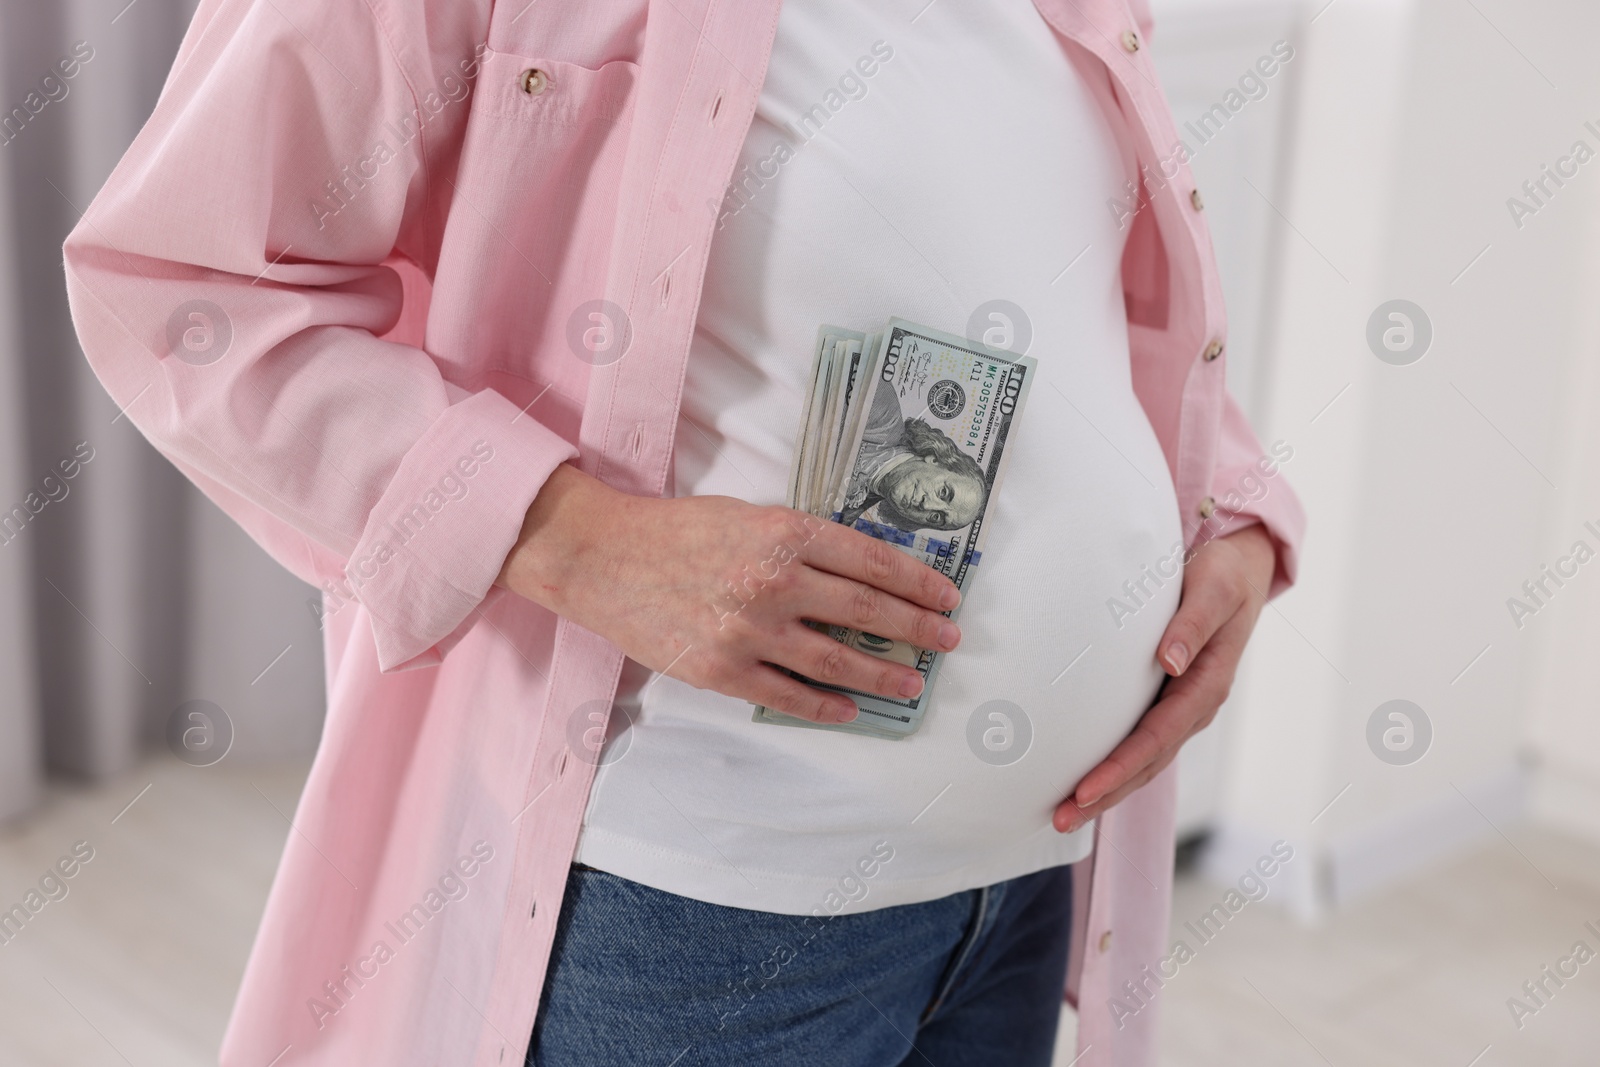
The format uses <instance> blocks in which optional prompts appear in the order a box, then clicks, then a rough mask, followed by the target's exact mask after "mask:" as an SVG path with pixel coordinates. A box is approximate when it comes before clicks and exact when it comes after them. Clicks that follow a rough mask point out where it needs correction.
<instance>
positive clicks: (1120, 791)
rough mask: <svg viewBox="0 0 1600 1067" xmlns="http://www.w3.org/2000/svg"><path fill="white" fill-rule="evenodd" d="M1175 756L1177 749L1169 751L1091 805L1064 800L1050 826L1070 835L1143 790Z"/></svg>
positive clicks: (1069, 799) (1070, 799)
mask: <svg viewBox="0 0 1600 1067" xmlns="http://www.w3.org/2000/svg"><path fill="white" fill-rule="evenodd" d="M1177 755H1178V750H1177V749H1171V750H1169V751H1168V752H1167V753H1166V754H1165V755H1164V756H1162V757H1161V758H1160V759H1158V760H1156V761H1155V762H1154V763H1151V764H1149V765H1147V766H1146V767H1145V768H1144V769H1143V770H1141V771H1140V772H1139V773H1138V774H1136V775H1134V776H1133V777H1132V778H1131V779H1129V780H1128V781H1127V782H1124V783H1123V784H1122V785H1120V786H1118V787H1117V788H1116V789H1114V790H1112V791H1111V792H1110V793H1107V794H1106V795H1105V796H1103V797H1101V798H1100V799H1099V800H1097V801H1095V802H1094V803H1093V804H1086V805H1082V806H1080V805H1079V804H1078V803H1077V802H1076V801H1074V800H1073V799H1072V798H1070V797H1069V798H1067V799H1066V800H1063V801H1062V802H1061V804H1060V805H1059V806H1058V807H1057V808H1056V811H1055V815H1054V817H1053V818H1052V820H1051V822H1052V824H1053V825H1054V826H1055V828H1056V829H1057V830H1059V831H1060V832H1062V833H1064V834H1070V833H1071V832H1072V831H1074V830H1076V829H1078V828H1079V827H1080V826H1082V825H1083V824H1084V823H1086V822H1088V821H1089V820H1090V819H1093V818H1097V817H1098V816H1100V815H1102V814H1104V813H1105V812H1107V811H1110V810H1111V809H1112V808H1114V807H1116V806H1117V805H1118V804H1120V803H1122V802H1123V801H1124V800H1126V799H1127V798H1128V797H1129V796H1130V795H1131V794H1133V793H1134V792H1135V791H1137V790H1140V789H1143V788H1144V787H1145V786H1146V785H1148V784H1150V780H1151V779H1152V778H1154V777H1155V776H1156V775H1158V774H1160V773H1161V772H1162V771H1164V770H1166V769H1167V767H1168V765H1169V764H1171V763H1172V761H1173V760H1174V759H1175V758H1177Z"/></svg>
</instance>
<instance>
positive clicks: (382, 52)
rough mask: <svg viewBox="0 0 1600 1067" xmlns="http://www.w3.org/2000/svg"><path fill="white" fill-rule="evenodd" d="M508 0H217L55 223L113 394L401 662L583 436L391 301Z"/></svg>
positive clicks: (495, 559) (448, 627)
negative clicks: (91, 192)
mask: <svg viewBox="0 0 1600 1067" xmlns="http://www.w3.org/2000/svg"><path fill="white" fill-rule="evenodd" d="M489 6H490V5H489V0H459V2H451V3H445V2H442V0H409V2H407V3H401V4H389V5H379V4H370V3H368V2H366V0H204V2H203V3H202V4H201V6H200V10H199V13H198V14H197V15H196V17H195V20H194V22H193V24H192V25H191V26H190V29H189V32H188V34H187V36H186V37H185V40H184V43H183V45H182V48H181V50H180V52H179V54H178V59H177V62H176V63H175V65H174V67H173V70H172V72H171V74H170V75H169V76H168V79H167V83H166V85H165V87H164V89H163V91H162V94H161V97H160V100H159V102H158V103H157V105H156V108H155V111H154V113H153V115H152V116H151V118H150V120H149V121H148V123H147V124H146V125H145V127H144V129H143V130H142V131H141V132H140V134H139V135H138V137H137V138H136V139H135V141H134V143H133V145H132V147H131V148H130V149H129V150H128V152H127V154H126V155H125V156H124V158H123V159H122V161H121V162H120V163H119V164H118V166H117V168H116V169H115V171H114V172H113V173H112V174H111V176H110V178H109V179H108V180H107V182H106V183H105V185H104V187H103V188H102V189H101V191H100V193H99V195H98V196H96V198H95V199H94V201H93V203H92V204H91V205H90V207H89V209H88V210H87V211H86V212H85V214H84V216H83V218H82V219H81V220H80V222H79V223H78V225H77V227H76V228H75V229H74V230H73V231H72V233H71V235H70V236H69V237H68V239H67V242H66V246H65V249H64V254H65V259H66V279H67V287H68V292H69V297H70V300H71V305H72V313H73V318H74V322H75V324H76V326H77V330H78V335H79V338H80V341H81V344H82V347H83V350H84V354H85V355H86V356H87V358H88V360H89V363H90V365H91V366H92V367H93V369H94V371H95V373H96V375H97V376H98V377H99V379H100V381H101V383H102V384H103V385H104V386H105V388H106V390H107V391H108V392H109V393H110V395H111V397H112V399H113V400H114V401H115V402H116V404H117V406H118V407H119V408H121V409H122V410H123V411H124V412H125V414H126V415H127V417H128V418H129V419H130V420H131V421H132V422H133V424H134V425H135V426H137V427H138V429H139V430H140V431H141V432H142V433H143V434H144V435H145V436H146V437H147V438H148V439H149V440H150V441H151V442H152V444H154V445H155V447H156V448H157V449H158V450H160V451H161V452H162V453H163V454H164V455H165V456H167V457H168V458H169V459H170V460H171V461H172V462H173V463H174V464H176V465H177V466H178V467H179V468H180V469H181V470H182V471H183V472H184V473H185V474H186V475H188V476H189V477H190V478H191V479H193V480H194V481H195V483H196V484H197V485H198V486H199V487H200V488H201V489H202V490H203V491H204V492H206V493H207V495H209V496H210V497H211V498H212V499H213V500H214V501H216V503H217V504H218V505H219V506H221V507H222V508H223V509H224V510H225V511H226V512H228V514H229V515H231V516H232V517H233V518H234V519H235V520H237V521H238V522H239V523H240V524H241V525H242V526H244V528H245V529H246V530H247V531H248V532H249V533H250V534H251V535H252V536H253V537H254V538H255V539H256V540H257V541H258V542H260V543H261V544H262V545H263V546H264V547H265V548H266V549H267V550H268V551H269V552H271V553H272V555H273V556H274V557H275V558H277V559H278V560H279V562H281V563H283V564H284V565H285V566H287V567H288V568H289V569H290V570H292V571H293V572H294V573H295V574H297V575H298V576H299V577H301V578H302V579H304V580H306V581H309V582H311V583H313V584H316V585H319V586H321V587H323V588H324V589H325V590H328V591H329V592H330V593H332V594H333V595H335V596H341V595H354V596H355V597H356V598H358V599H359V600H360V602H361V603H362V604H363V605H364V606H365V607H366V608H367V609H368V610H369V612H370V613H371V616H372V618H373V626H374V631H375V635H376V639H377V646H378V655H379V662H380V665H381V667H382V669H383V670H385V671H392V670H397V669H402V668H407V667H417V666H428V665H432V664H436V663H438V662H439V661H440V659H441V658H442V656H443V655H444V654H445V652H446V651H448V649H449V648H450V647H451V645H453V644H454V643H455V642H456V641H458V640H459V639H460V638H461V637H462V636H463V635H464V634H465V633H466V631H467V630H468V629H469V628H470V626H471V625H472V622H473V621H474V619H475V618H476V615H475V612H476V611H477V609H478V608H479V607H480V606H481V605H482V604H483V603H484V601H485V599H486V598H487V597H491V596H498V595H501V594H503V592H504V591H503V590H499V589H497V588H495V587H494V586H493V582H494V579H495V577H496V576H497V575H498V573H499V571H500V568H501V565H502V563H503V561H504V558H505V556H506V554H507V552H509V550H510V548H511V546H512V544H513V543H514V542H515V539H516V537H517V534H518V531H519V530H520V527H521V523H522V519H523V516H524V514H525V512H526V510H527V507H528V505H529V503H530V502H531V501H532V500H533V498H534V496H535V495H536V494H537V493H538V491H539V489H540V487H541V486H542V485H543V484H544V480H545V479H546V478H547V477H548V476H549V474H550V472H551V471H553V470H554V469H555V467H556V466H557V465H558V464H560V463H561V462H563V461H564V460H566V459H569V458H572V457H573V456H575V455H576V449H575V448H574V447H573V445H572V444H571V443H570V442H568V441H567V440H566V439H565V438H564V437H562V436H561V435H559V434H557V433H556V432H554V431H552V430H551V429H550V428H548V427H546V426H544V425H542V424H541V423H540V422H539V421H538V420H537V419H536V418H534V417H532V416H531V415H529V414H526V413H525V412H524V410H523V408H522V407H521V406H519V405H518V404H517V403H514V402H513V401H512V400H511V399H510V398H508V397H507V396H506V395H503V394H502V393H501V392H497V391H496V390H495V389H494V388H491V387H489V386H488V384H487V383H486V382H484V381H483V380H481V378H480V376H479V375H478V374H477V373H476V371H475V368H478V367H482V366H485V365H486V363H487V361H486V360H484V359H482V358H480V357H481V354H479V353H471V352H444V353H436V352H430V351H429V350H427V349H426V348H425V347H421V346H420V345H419V344H407V343H402V342H401V341H399V340H397V339H396V338H397V337H398V336H400V335H401V334H409V339H411V340H414V341H420V339H421V336H422V332H421V331H420V330H409V331H406V330H401V331H396V329H395V328H396V326H397V324H398V323H400V322H401V321H402V316H403V314H404V313H406V312H407V310H408V308H407V302H406V299H405V293H406V292H407V289H408V288H413V287H411V286H408V285H407V284H405V283H404V282H403V280H402V275H404V274H407V273H408V272H409V273H410V274H411V275H412V276H414V277H417V278H426V277H429V276H431V271H432V269H433V265H434V262H435V260H436V257H437V246H438V237H437V234H438V232H439V230H440V229H441V228H442V220H443V217H444V215H445V211H446V208H447V207H448V203H449V195H450V194H451V193H452V191H453V186H452V185H451V184H450V183H449V181H448V180H447V179H448V176H449V175H450V174H451V173H452V171H453V168H454V165H455V162H456V161H457V159H458V158H459V154H460V144H461V140H462V137H463V134H464V130H465V127H466V120H467V114H468V110H469V104H470V93H471V90H472V79H473V77H474V76H475V74H476V67H477V63H478V58H479V57H480V56H481V51H480V50H479V44H478V43H479V42H481V41H483V40H484V37H485V34H486V32H487V21H488V9H489ZM423 284H424V287H425V283H423ZM385 335H390V336H389V337H388V338H387V339H386V338H385Z"/></svg>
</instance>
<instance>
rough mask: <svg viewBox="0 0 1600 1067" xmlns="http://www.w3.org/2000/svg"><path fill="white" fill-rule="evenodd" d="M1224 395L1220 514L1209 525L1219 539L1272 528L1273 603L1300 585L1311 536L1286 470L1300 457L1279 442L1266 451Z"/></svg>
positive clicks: (1216, 486) (1216, 479) (1214, 491)
mask: <svg viewBox="0 0 1600 1067" xmlns="http://www.w3.org/2000/svg"><path fill="white" fill-rule="evenodd" d="M1224 395H1225V397H1226V400H1225V403H1224V407H1223V414H1222V440H1221V442H1220V444H1219V445H1218V448H1217V465H1216V473H1215V474H1214V475H1213V476H1212V480H1211V486H1212V488H1211V496H1212V500H1213V501H1214V502H1215V503H1216V511H1215V512H1214V513H1213V514H1214V518H1213V520H1212V522H1211V523H1210V524H1209V525H1210V526H1211V527H1212V529H1213V530H1214V531H1215V532H1214V533H1213V534H1212V536H1215V537H1224V536H1226V535H1228V534H1231V533H1236V532H1237V531H1239V530H1242V529H1245V528H1246V527H1249V526H1254V525H1256V524H1258V523H1259V524H1261V525H1262V526H1265V527H1266V530H1267V533H1268V535H1269V536H1270V537H1271V538H1272V543H1273V547H1274V548H1276V549H1277V556H1278V565H1277V567H1276V569H1275V570H1274V572H1273V575H1272V584H1271V586H1270V588H1268V589H1267V590H1266V593H1267V596H1268V598H1269V599H1270V598H1272V597H1275V596H1277V595H1278V594H1279V593H1282V592H1283V591H1284V590H1285V589H1288V588H1289V586H1291V585H1293V584H1294V579H1295V575H1296V574H1297V573H1298V572H1299V567H1300V543H1301V541H1302V540H1303V539H1304V537H1305V527H1306V517H1305V510H1304V508H1302V507H1301V505H1300V498H1299V497H1298V496H1296V495H1295V492H1294V489H1293V488H1291V487H1290V485H1289V480H1288V479H1287V478H1286V477H1284V474H1283V470H1282V468H1283V465H1284V464H1286V463H1288V462H1289V461H1290V460H1291V459H1293V458H1294V447H1293V446H1292V445H1290V444H1289V443H1288V442H1286V441H1274V442H1273V443H1272V445H1271V447H1270V448H1267V449H1263V448H1262V447H1261V442H1260V441H1259V440H1257V438H1256V435H1255V431H1254V430H1252V429H1251V428H1250V423H1249V422H1248V421H1247V420H1246V419H1245V417H1244V412H1243V411H1242V410H1240V408H1239V404H1238V402H1237V401H1236V400H1234V398H1233V394H1231V393H1227V394H1224ZM1217 520H1220V525H1219V524H1218V521H1217Z"/></svg>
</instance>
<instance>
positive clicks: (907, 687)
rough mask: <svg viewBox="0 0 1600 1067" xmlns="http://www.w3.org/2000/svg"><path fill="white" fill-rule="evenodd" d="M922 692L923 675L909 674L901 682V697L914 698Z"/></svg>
mask: <svg viewBox="0 0 1600 1067" xmlns="http://www.w3.org/2000/svg"><path fill="white" fill-rule="evenodd" d="M920 692H922V675H920V674H908V675H906V676H905V678H903V679H901V681H900V695H901V696H903V697H914V696H916V695H917V694H918V693H920Z"/></svg>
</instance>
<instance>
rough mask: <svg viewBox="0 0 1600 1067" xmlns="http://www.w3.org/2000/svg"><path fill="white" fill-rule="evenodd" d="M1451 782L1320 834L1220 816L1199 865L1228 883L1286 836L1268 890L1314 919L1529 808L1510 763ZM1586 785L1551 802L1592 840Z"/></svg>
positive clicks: (1599, 836) (1487, 834) (1597, 813)
mask: <svg viewBox="0 0 1600 1067" xmlns="http://www.w3.org/2000/svg"><path fill="white" fill-rule="evenodd" d="M1456 785H1457V786H1459V787H1460V790H1461V793H1460V794H1458V793H1457V792H1456V791H1455V789H1451V790H1450V792H1449V793H1448V794H1446V795H1444V796H1440V797H1436V798H1434V799H1432V800H1430V801H1428V802H1426V803H1422V804H1418V805H1415V806H1414V807H1412V808H1410V809H1408V810H1405V811H1400V812H1395V813H1394V814H1392V815H1391V816H1390V817H1389V818H1387V819H1385V820H1384V821H1383V822H1382V823H1379V824H1375V825H1372V826H1368V827H1365V828H1362V829H1360V830H1357V831H1353V832H1347V833H1343V834H1339V835H1335V836H1332V837H1329V838H1327V839H1318V838H1312V837H1308V836H1306V835H1305V834H1304V833H1303V832H1302V833H1300V834H1298V835H1296V834H1295V833H1294V832H1292V831H1287V830H1279V831H1277V832H1273V831H1270V830H1267V829H1264V828H1261V827H1255V826H1245V825H1242V824H1240V823H1238V822H1237V821H1234V820H1229V819H1227V818H1223V819H1221V820H1219V821H1218V823H1217V824H1216V826H1215V827H1214V829H1213V833H1212V836H1211V839H1210V841H1209V842H1208V844H1207V846H1206V850H1205V852H1204V854H1203V855H1202V857H1201V859H1200V869H1201V872H1202V873H1203V874H1204V876H1205V877H1207V878H1208V879H1211V880H1213V881H1216V882H1220V883H1232V882H1234V881H1237V880H1238V878H1239V876H1240V875H1241V874H1242V873H1243V872H1244V871H1245V870H1246V869H1248V868H1249V867H1250V866H1251V865H1252V864H1254V863H1255V861H1256V859H1257V858H1259V857H1260V856H1262V855H1264V854H1265V853H1266V852H1267V851H1268V850H1269V849H1270V848H1271V846H1272V843H1273V841H1276V840H1285V841H1288V842H1289V843H1290V844H1291V845H1293V846H1294V848H1295V858H1294V860H1293V861H1292V862H1290V863H1288V864H1285V865H1284V867H1283V870H1282V872H1281V873H1280V875H1279V876H1278V879H1277V883H1278V884H1277V885H1276V886H1275V887H1274V889H1275V893H1276V895H1277V897H1278V901H1279V903H1280V905H1281V906H1282V907H1284V908H1286V909H1287V910H1288V911H1289V913H1290V914H1292V915H1293V916H1295V918H1297V919H1299V920H1301V921H1302V922H1306V923H1315V922H1316V921H1318V920H1319V919H1321V918H1322V917H1323V916H1324V915H1326V914H1327V913H1328V912H1329V911H1331V910H1333V909H1335V908H1339V907H1342V906H1344V905H1347V904H1349V903H1351V902H1352V901H1355V900H1358V899H1360V898H1362V897H1365V896H1368V895H1370V894H1372V893H1375V892H1378V891H1380V890H1382V889H1385V888H1387V887H1389V886H1391V885H1394V884H1396V883H1399V882H1402V881H1404V880H1405V879H1407V878H1409V877H1410V876H1412V875H1413V874H1415V873H1417V872H1418V871H1420V870H1423V869H1425V868H1427V867H1429V866H1431V865H1433V864H1434V863H1437V862H1438V861H1440V860H1442V859H1445V858H1447V857H1449V856H1451V855H1453V854H1456V853H1459V852H1461V851H1463V850H1464V849H1466V848H1468V847H1470V846H1472V845H1474V844H1477V843H1478V842H1480V841H1483V840H1485V839H1487V838H1492V837H1495V836H1496V832H1495V827H1500V828H1502V829H1503V828H1505V827H1506V826H1507V825H1508V824H1511V823H1515V822H1517V821H1518V820H1520V819H1521V818H1523V816H1524V814H1525V813H1526V811H1527V810H1528V807H1529V805H1528V793H1529V788H1530V786H1529V781H1528V774H1527V772H1526V771H1525V770H1524V769H1523V768H1522V767H1521V766H1519V765H1516V764H1512V765H1510V766H1507V767H1505V768H1504V769H1502V770H1500V771H1498V772H1496V773H1493V774H1490V775H1486V776H1481V777H1479V778H1477V779H1475V780H1473V781H1470V782H1457V783H1456ZM1587 788H1588V789H1590V790H1591V792H1589V793H1588V794H1587V796H1588V798H1589V799H1588V801H1587V804H1586V805H1585V804H1582V803H1579V802H1577V800H1576V799H1574V798H1559V799H1557V800H1555V801H1554V802H1553V804H1554V806H1556V807H1558V808H1560V809H1562V810H1564V811H1565V812H1566V813H1567V814H1568V816H1569V817H1573V816H1574V813H1578V812H1581V813H1582V814H1583V815H1585V816H1587V817H1588V819H1589V822H1588V832H1589V834H1590V835H1591V836H1592V837H1593V838H1594V839H1595V840H1600V787H1597V786H1595V785H1592V784H1588V785H1587ZM1463 795H1464V796H1465V797H1466V800H1463V799H1462V796H1463ZM1467 801H1470V802H1471V803H1467ZM1480 813H1481V814H1480ZM1486 819H1487V820H1491V821H1492V822H1493V824H1494V825H1493V826H1491V825H1490V823H1489V821H1486ZM1544 821H1552V820H1550V819H1545V820H1544Z"/></svg>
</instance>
